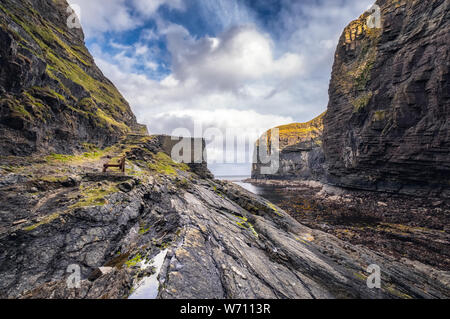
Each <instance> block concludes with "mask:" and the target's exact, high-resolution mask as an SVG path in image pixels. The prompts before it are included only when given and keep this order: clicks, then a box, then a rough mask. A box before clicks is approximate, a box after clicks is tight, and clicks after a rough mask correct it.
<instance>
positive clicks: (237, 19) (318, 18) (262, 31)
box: [69, 0, 374, 169]
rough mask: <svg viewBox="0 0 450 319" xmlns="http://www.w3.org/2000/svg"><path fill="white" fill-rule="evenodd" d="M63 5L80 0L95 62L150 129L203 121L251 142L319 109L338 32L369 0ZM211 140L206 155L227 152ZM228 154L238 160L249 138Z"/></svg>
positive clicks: (121, 0)
mask: <svg viewBox="0 0 450 319" xmlns="http://www.w3.org/2000/svg"><path fill="white" fill-rule="evenodd" d="M69 3H71V4H76V5H79V7H80V8H81V14H80V15H81V23H82V26H83V29H84V32H85V35H86V43H87V46H88V48H89V49H90V51H91V53H92V54H93V56H94V58H95V60H96V62H97V64H98V66H99V67H100V68H101V69H102V71H103V72H104V74H105V75H106V76H107V77H108V78H110V79H111V80H112V81H113V82H114V84H115V85H116V86H117V87H118V89H119V90H120V91H121V93H122V94H123V95H124V96H125V98H126V99H127V100H128V101H129V103H130V105H131V107H132V109H133V111H134V112H135V114H136V115H137V118H138V120H139V121H140V122H141V123H144V124H147V125H148V127H149V130H150V132H151V133H165V134H177V135H187V133H188V131H189V132H191V133H194V135H197V136H199V135H209V136H212V135H214V134H213V133H211V132H209V133H208V132H207V133H206V134H205V130H206V129H208V128H212V129H213V130H214V129H215V130H219V131H222V132H224V133H225V131H227V130H228V131H229V135H230V136H242V135H245V136H247V137H248V140H249V144H253V142H254V140H255V139H256V137H257V136H258V135H259V134H261V133H262V132H264V131H265V130H267V129H269V128H271V127H274V126H277V125H282V124H287V123H291V122H304V121H309V120H310V119H312V118H314V117H315V116H317V115H319V114H320V113H322V112H323V111H324V110H326V106H327V103H328V84H329V80H330V74H331V67H332V63H333V57H334V51H335V48H336V45H337V41H338V39H339V36H340V34H341V33H342V31H343V28H344V27H345V26H346V25H347V24H348V23H349V22H350V21H351V20H353V19H355V18H357V17H358V16H359V15H360V14H362V13H363V12H364V11H365V10H366V9H367V8H368V7H370V6H371V5H372V4H373V3H374V0H311V1H301V0H108V1H92V0H69ZM194 131H195V132H194ZM219 145H221V143H220V141H219V142H217V141H216V143H211V144H210V145H209V148H208V156H209V158H210V161H214V160H217V161H219V162H220V161H222V160H223V159H224V156H226V155H229V154H227V152H228V150H227V152H224V151H223V149H222V147H220V146H219ZM237 152H239V153H240V155H242V154H241V153H245V155H246V156H245V157H246V159H241V158H240V160H239V161H242V162H248V161H249V160H250V159H249V158H251V156H250V155H249V154H251V152H252V145H250V147H248V148H245V149H241V150H237ZM229 157H233V156H229ZM238 157H242V156H238ZM242 158H243V157H242ZM244 166H245V167H247V168H246V169H248V165H244Z"/></svg>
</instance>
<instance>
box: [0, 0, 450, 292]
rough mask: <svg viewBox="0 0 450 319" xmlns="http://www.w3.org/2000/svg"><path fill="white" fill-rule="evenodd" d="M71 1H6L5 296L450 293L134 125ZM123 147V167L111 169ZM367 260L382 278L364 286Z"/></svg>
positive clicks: (0, 236) (0, 232) (0, 252)
mask: <svg viewBox="0 0 450 319" xmlns="http://www.w3.org/2000/svg"><path fill="white" fill-rule="evenodd" d="M65 6H66V3H65V1H50V0H48V1H43V0H42V1H37V0H36V1H2V3H1V5H0V9H1V11H0V12H1V16H0V17H1V20H0V22H1V23H0V25H1V33H0V34H1V41H2V46H1V49H0V50H1V51H0V52H1V54H2V55H1V63H2V69H1V72H2V73H1V75H2V77H1V82H0V83H1V90H2V109H1V110H2V117H1V118H2V126H1V130H2V135H1V139H0V144H1V147H2V148H1V149H2V153H3V154H7V155H8V156H0V278H1V280H0V298H128V297H131V298H133V297H134V296H136V294H139V295H140V296H143V297H147V298H358V297H359V298H411V297H412V298H444V297H448V296H449V290H448V286H449V284H450V277H449V274H448V272H444V271H439V270H436V269H433V268H431V267H429V266H426V265H423V264H420V263H415V262H412V261H408V262H406V261H404V260H402V261H401V262H400V261H399V260H398V259H395V258H393V257H389V256H387V255H384V254H383V253H374V252H373V251H372V250H370V249H367V248H364V247H361V246H354V245H351V244H349V243H346V242H343V241H341V240H339V239H338V238H336V237H334V236H333V235H329V234H326V233H324V232H322V231H318V230H313V229H310V228H308V227H305V226H304V225H302V224H300V223H299V222H297V221H295V220H294V219H293V218H292V217H290V216H289V215H287V214H286V213H285V212H284V211H283V210H282V209H280V208H278V207H276V206H275V205H273V204H272V203H270V202H268V201H267V200H264V199H262V198H260V197H258V196H255V195H253V194H251V193H249V192H247V191H245V190H244V189H242V188H240V187H239V186H236V185H234V184H231V183H226V182H220V181H216V180H213V179H212V178H211V174H209V173H208V171H207V168H206V167H205V163H204V160H205V158H204V157H203V154H204V152H203V151H204V150H203V148H204V141H201V143H200V144H201V148H202V152H201V154H202V155H201V156H200V157H199V158H198V162H197V163H194V165H186V164H183V163H179V162H175V161H173V160H172V158H171V157H170V156H169V155H168V154H172V153H173V152H174V149H177V148H176V146H177V144H173V143H172V138H170V140H169V137H166V136H163V137H161V136H147V135H145V134H136V133H133V134H131V133H129V131H130V130H133V129H134V130H138V129H139V126H138V125H136V123H135V120H134V116H133V115H132V113H131V111H130V110H129V108H128V105H127V104H126V102H125V101H124V100H123V99H122V98H121V97H120V94H119V93H118V92H117V91H116V90H115V89H114V87H113V86H112V84H110V82H109V81H107V80H106V79H105V78H104V77H103V76H102V75H101V73H100V71H99V70H98V69H97V68H96V67H95V65H94V64H93V62H92V58H91V57H90V55H89V53H88V52H87V51H86V50H85V48H84V46H82V45H81V44H82V34H81V32H80V31H74V30H67V29H66V27H65V26H64V22H65V21H66V17H65V15H64V14H63V12H64V10H63V8H64V7H65ZM36 26H39V28H37V27H36ZM58 39H59V40H58ZM3 44H6V45H3ZM76 44H79V45H80V46H77V45H76ZM55 50H57V52H58V54H55V53H54V52H56V51H55ZM83 61H84V62H86V64H85V63H83ZM37 66H39V67H37ZM5 70H6V71H5ZM14 72H16V73H14ZM7 74H15V75H16V76H15V77H8V76H6V75H7ZM66 90H67V91H66ZM113 97H116V98H117V100H116V99H113ZM112 99H113V100H112ZM82 101H85V102H88V103H86V104H85V103H84V102H82ZM88 105H90V107H89V106H88ZM119 109H120V110H119ZM39 110H41V111H39ZM39 112H40V113H39ZM119 114H120V115H121V116H120V115H119ZM45 134H49V135H45ZM121 137H123V138H121ZM310 137H313V135H311V136H310ZM314 138H315V137H314ZM314 138H313V140H314ZM83 141H84V142H87V143H92V144H96V145H97V146H95V145H92V144H89V145H88V144H86V143H84V145H83V144H82V143H83ZM115 141H117V142H116V143H114V142H115ZM191 142H192V141H191ZM194 142H195V141H194ZM299 142H300V141H299ZM107 144H111V145H110V146H109V147H103V146H105V145H107ZM194 144H195V143H194ZM312 144H314V142H313V143H312ZM81 148H85V149H88V150H87V151H84V152H74V153H73V154H67V153H69V152H72V151H74V150H78V149H81ZM49 150H53V152H54V153H53V154H49V155H47V156H43V155H42V153H45V152H47V153H48V152H49ZM189 150H190V149H189V148H187V149H184V150H183V152H179V154H181V153H183V154H184V152H185V151H186V152H188V153H189ZM58 152H61V153H63V152H66V154H60V153H58ZM30 153H31V155H29V154H30ZM175 153H176V152H175ZM12 154H13V155H12ZM14 154H15V155H14ZM18 155H21V156H18ZM25 155H26V156H25ZM191 155H192V154H191ZM124 157H125V159H126V161H125V172H124V173H121V172H117V171H114V168H111V169H110V171H108V172H102V169H103V164H105V163H107V162H109V163H115V162H117V161H118V160H119V159H122V158H124ZM194 157H195V155H194ZM371 264H376V265H378V266H380V268H381V278H382V283H381V288H379V289H371V288H369V287H368V286H367V277H368V276H369V275H370V273H369V272H368V271H367V267H368V266H369V265H371ZM78 275H79V276H78ZM77 278H79V279H80V280H77ZM146 279H149V280H151V281H152V282H154V283H155V285H150V287H148V286H146V284H145V283H146Z"/></svg>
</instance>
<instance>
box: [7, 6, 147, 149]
mask: <svg viewBox="0 0 450 319" xmlns="http://www.w3.org/2000/svg"><path fill="white" fill-rule="evenodd" d="M67 8H68V4H67V2H66V1H65V0H55V1H49V0H22V1H15V0H2V2H1V4H0V42H1V44H2V45H1V46H0V144H1V148H0V155H11V154H12V155H29V154H31V153H34V152H47V153H48V152H55V153H70V152H73V151H76V150H86V147H85V146H86V145H87V144H89V145H95V146H108V145H112V144H114V143H116V142H117V141H118V140H119V138H120V137H121V136H124V135H125V134H126V133H128V132H130V131H139V132H142V131H144V132H145V131H146V128H145V127H143V126H140V125H138V124H137V123H136V119H135V116H134V114H133V113H132V112H131V109H130V107H129V105H128V103H127V102H126V101H125V99H124V98H123V97H122V95H121V94H120V93H119V92H118V91H117V90H116V88H115V87H114V85H113V84H112V83H111V82H110V81H109V80H108V79H106V78H105V77H104V76H103V74H102V72H101V71H100V70H99V69H98V68H97V66H96V65H95V63H94V59H93V58H92V56H91V55H90V53H89V52H88V50H87V49H86V47H85V45H84V35H83V32H82V30H81V29H80V28H69V27H68V26H67V21H68V17H69V15H70V13H67Z"/></svg>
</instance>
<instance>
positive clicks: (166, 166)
mask: <svg viewBox="0 0 450 319" xmlns="http://www.w3.org/2000/svg"><path fill="white" fill-rule="evenodd" d="M148 168H149V169H150V170H152V171H156V172H157V173H160V174H163V175H168V176H177V175H178V173H177V170H180V171H185V172H187V171H189V170H190V169H189V166H187V165H186V164H184V163H176V162H174V161H173V160H172V159H171V158H170V157H169V156H168V155H167V154H165V153H162V152H159V153H158V154H156V155H154V156H153V163H149V164H148Z"/></svg>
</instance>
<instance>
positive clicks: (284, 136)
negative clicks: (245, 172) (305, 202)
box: [252, 113, 325, 180]
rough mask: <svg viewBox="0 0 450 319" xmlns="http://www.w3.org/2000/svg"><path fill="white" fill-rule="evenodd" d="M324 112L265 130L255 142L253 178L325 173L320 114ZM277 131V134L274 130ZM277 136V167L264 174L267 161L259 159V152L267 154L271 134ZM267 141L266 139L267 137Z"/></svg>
mask: <svg viewBox="0 0 450 319" xmlns="http://www.w3.org/2000/svg"><path fill="white" fill-rule="evenodd" d="M324 115H325V113H323V114H321V115H319V116H318V117H316V118H315V119H313V120H311V121H309V122H307V123H293V124H288V125H282V126H278V127H275V128H273V129H271V130H269V131H267V132H266V133H265V134H263V136H262V137H261V138H260V139H259V140H258V141H257V142H256V144H255V151H254V152H255V154H254V158H255V163H254V164H253V166H252V178H253V179H257V180H262V179H313V180H318V179H320V178H321V177H322V176H323V174H324V166H323V164H324V156H323V150H322V133H323V117H324ZM275 132H276V133H275ZM272 134H278V135H279V146H278V149H277V150H276V151H277V152H278V154H279V168H278V170H277V171H276V172H274V173H273V174H272V173H271V174H263V171H262V168H263V167H266V166H268V164H266V163H264V161H261V159H260V154H261V152H263V153H267V154H268V153H270V151H271V150H270V148H271V141H270V140H271V135H272ZM267 139H268V140H269V142H266V140H267Z"/></svg>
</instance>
